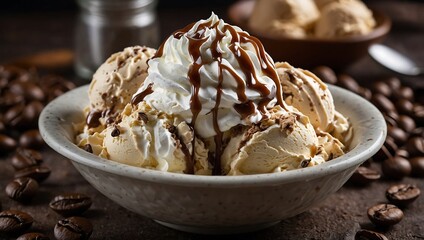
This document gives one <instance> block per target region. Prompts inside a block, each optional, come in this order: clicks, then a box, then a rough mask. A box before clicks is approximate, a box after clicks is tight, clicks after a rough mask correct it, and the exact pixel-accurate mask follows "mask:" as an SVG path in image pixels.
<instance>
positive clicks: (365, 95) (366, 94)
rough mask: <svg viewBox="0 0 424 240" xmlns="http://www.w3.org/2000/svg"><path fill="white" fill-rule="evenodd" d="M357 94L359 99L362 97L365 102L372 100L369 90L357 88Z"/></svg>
mask: <svg viewBox="0 0 424 240" xmlns="http://www.w3.org/2000/svg"><path fill="white" fill-rule="evenodd" d="M358 94H359V95H360V96H361V97H363V98H365V99H367V100H371V98H372V93H371V91H370V90H369V89H367V88H363V87H360V88H359V90H358Z"/></svg>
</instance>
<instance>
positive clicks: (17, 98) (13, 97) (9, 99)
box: [0, 91, 24, 108]
mask: <svg viewBox="0 0 424 240" xmlns="http://www.w3.org/2000/svg"><path fill="white" fill-rule="evenodd" d="M22 102H24V97H23V96H22V95H17V94H14V93H12V92H9V91H6V92H3V93H2V95H1V96H0V108H9V107H12V106H15V105H17V104H20V103H22Z"/></svg>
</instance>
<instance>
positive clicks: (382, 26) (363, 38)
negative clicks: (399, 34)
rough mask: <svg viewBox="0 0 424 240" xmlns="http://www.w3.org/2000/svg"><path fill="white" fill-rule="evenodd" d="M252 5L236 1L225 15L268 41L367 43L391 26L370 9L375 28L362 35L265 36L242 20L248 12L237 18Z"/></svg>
mask: <svg viewBox="0 0 424 240" xmlns="http://www.w3.org/2000/svg"><path fill="white" fill-rule="evenodd" d="M254 3H255V0H242V1H238V2H236V3H234V4H232V5H231V6H230V7H229V8H228V11H227V15H228V18H229V20H230V21H231V22H232V23H234V24H236V25H237V26H239V27H241V28H242V29H244V30H245V31H248V32H249V33H251V34H252V35H253V36H257V37H260V38H261V39H268V40H271V41H292V42H299V43H300V42H303V43H327V44H328V43H332V44H334V43H345V44H348V43H358V42H367V41H370V40H374V39H377V38H380V37H382V36H384V35H386V34H387V33H388V32H389V31H390V29H391V26H392V22H391V20H390V18H389V17H388V16H387V15H385V14H384V13H382V12H381V11H378V10H376V9H373V8H370V7H369V9H370V10H371V11H372V13H373V16H374V19H375V20H376V26H375V27H374V29H373V30H372V31H371V32H369V33H367V34H364V35H354V36H346V37H339V38H320V37H316V36H307V37H305V38H301V37H291V36H275V35H272V34H267V33H266V32H261V31H255V30H253V29H251V28H249V26H248V25H247V23H246V21H245V20H246V19H244V17H245V16H244V15H248V14H250V11H251V10H249V11H247V12H243V16H241V17H240V16H239V17H237V16H238V14H239V13H238V12H239V10H238V9H239V8H241V7H242V6H247V7H248V8H253V7H254ZM249 5H251V6H249Z"/></svg>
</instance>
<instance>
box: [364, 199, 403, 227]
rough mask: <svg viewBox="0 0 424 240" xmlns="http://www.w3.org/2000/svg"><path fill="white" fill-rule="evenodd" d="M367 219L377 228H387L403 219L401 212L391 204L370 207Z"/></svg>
mask: <svg viewBox="0 0 424 240" xmlns="http://www.w3.org/2000/svg"><path fill="white" fill-rule="evenodd" d="M367 213H368V218H369V219H370V221H371V222H372V223H374V224H375V225H377V226H379V227H389V226H392V225H395V224H397V223H399V222H400V221H401V220H402V218H403V212H402V210H400V209H399V208H398V207H396V206H395V205H392V204H385V203H383V204H378V205H375V206H373V207H370V208H369V209H368V211H367Z"/></svg>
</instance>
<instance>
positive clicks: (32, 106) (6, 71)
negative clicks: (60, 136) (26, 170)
mask: <svg viewBox="0 0 424 240" xmlns="http://www.w3.org/2000/svg"><path fill="white" fill-rule="evenodd" d="M73 88H75V84H74V83H72V82H71V81H68V80H66V79H64V78H62V77H60V76H57V75H43V76H40V75H39V74H38V73H37V72H36V71H35V70H25V69H21V68H16V67H13V66H0V110H1V111H0V154H2V155H6V154H8V153H10V152H13V150H15V149H16V147H18V146H20V147H24V148H28V147H31V148H40V147H42V146H43V145H44V142H43V139H42V138H41V136H40V133H39V132H38V129H37V122H38V117H39V115H40V113H41V110H43V107H44V106H45V105H46V104H47V103H48V102H49V101H51V100H52V99H54V98H56V97H57V96H59V95H61V94H62V93H64V92H66V91H68V90H70V89H73Z"/></svg>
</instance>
